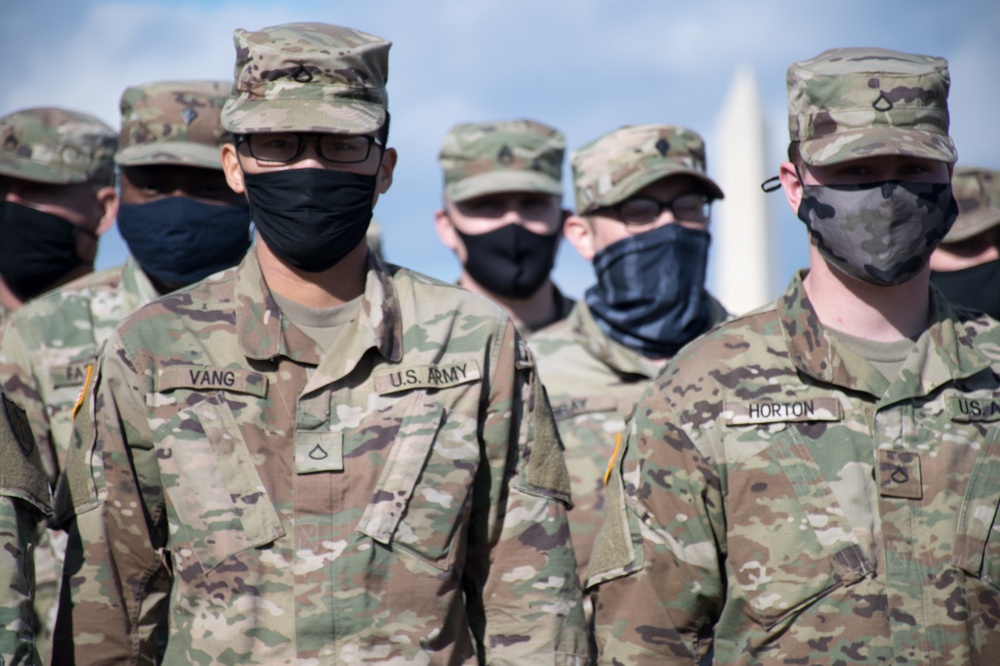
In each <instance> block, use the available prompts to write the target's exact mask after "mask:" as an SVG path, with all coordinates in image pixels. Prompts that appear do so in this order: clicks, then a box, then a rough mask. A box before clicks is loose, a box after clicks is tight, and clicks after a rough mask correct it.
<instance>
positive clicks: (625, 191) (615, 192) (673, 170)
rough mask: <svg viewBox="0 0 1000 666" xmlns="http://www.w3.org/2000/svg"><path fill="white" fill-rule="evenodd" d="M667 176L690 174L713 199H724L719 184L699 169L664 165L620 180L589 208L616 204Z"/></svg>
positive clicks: (594, 208) (593, 208)
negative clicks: (703, 186)
mask: <svg viewBox="0 0 1000 666" xmlns="http://www.w3.org/2000/svg"><path fill="white" fill-rule="evenodd" d="M668 176H691V177H692V178H694V179H696V180H698V181H701V183H702V184H703V185H705V187H706V188H707V189H708V193H709V194H710V195H711V196H712V197H713V198H715V199H724V198H725V195H724V194H723V193H722V188H721V187H719V185H718V184H717V183H716V182H715V181H714V180H712V179H711V178H709V177H708V176H706V175H705V174H703V173H702V172H700V171H695V170H694V169H685V168H683V167H675V166H669V165H664V166H661V167H657V168H651V169H647V170H644V171H642V172H640V173H638V174H636V175H635V176H633V177H632V178H626V179H625V180H623V181H622V182H620V183H618V185H617V186H616V187H615V188H614V189H612V190H611V191H609V192H608V193H607V194H605V195H604V196H603V197H600V198H599V199H597V200H596V201H594V203H592V204H591V205H590V209H591V210H596V209H598V208H605V207H607V206H614V205H616V204H619V203H621V202H622V201H625V200H626V199H628V198H629V197H631V196H632V195H634V194H635V193H636V192H638V191H639V190H641V189H642V188H644V187H646V186H647V185H652V184H653V183H655V182H656V181H658V180H663V179H664V178H667V177H668Z"/></svg>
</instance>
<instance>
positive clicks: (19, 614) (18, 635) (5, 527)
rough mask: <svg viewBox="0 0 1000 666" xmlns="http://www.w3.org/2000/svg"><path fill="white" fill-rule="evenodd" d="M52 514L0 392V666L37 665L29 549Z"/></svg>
mask: <svg viewBox="0 0 1000 666" xmlns="http://www.w3.org/2000/svg"><path fill="white" fill-rule="evenodd" d="M51 513H52V497H51V494H50V492H49V484H48V481H47V480H46V478H45V473H44V471H43V470H42V462H41V459H40V457H39V455H38V447H37V446H35V442H34V438H33V437H32V436H31V427H30V426H29V425H28V418H27V416H26V415H25V413H24V411H23V410H21V409H20V408H19V407H17V406H16V405H15V404H14V403H13V402H11V401H10V400H9V398H7V396H6V395H3V394H2V393H0V664H4V665H5V666H13V665H14V664H18V665H21V664H38V663H41V662H40V661H39V658H38V654H37V652H36V650H35V643H34V629H33V627H32V593H33V591H34V586H35V580H34V565H33V563H32V556H31V555H32V550H33V548H34V545H35V535H36V532H37V528H38V525H39V523H40V521H41V520H42V519H43V518H44V517H45V516H47V515H50V514H51Z"/></svg>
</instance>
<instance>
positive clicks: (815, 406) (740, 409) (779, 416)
mask: <svg viewBox="0 0 1000 666" xmlns="http://www.w3.org/2000/svg"><path fill="white" fill-rule="evenodd" d="M722 418H724V419H725V421H726V425H729V426H733V425H753V424H758V423H788V422H790V421H840V420H841V418H843V416H842V412H841V409H840V401H839V400H837V399H836V398H808V399H805V400H792V401H790V402H777V401H772V400H762V401H754V400H747V401H745V402H725V403H723V404H722Z"/></svg>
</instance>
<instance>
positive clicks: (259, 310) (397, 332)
mask: <svg viewBox="0 0 1000 666" xmlns="http://www.w3.org/2000/svg"><path fill="white" fill-rule="evenodd" d="M235 279H236V285H235V289H234V297H235V300H236V327H237V339H238V342H239V345H240V350H241V351H242V352H243V354H244V355H245V356H246V357H247V358H252V359H255V360H270V359H274V358H276V357H278V356H285V357H287V358H290V359H292V360H294V361H298V362H301V363H306V364H310V365H320V364H321V363H322V365H323V366H324V367H323V368H322V370H326V374H339V375H341V376H342V375H343V374H346V372H349V371H350V369H351V368H353V366H354V365H355V364H356V363H357V361H358V360H360V358H361V356H363V355H364V353H365V352H366V351H367V350H368V349H371V348H372V347H374V348H376V349H377V350H378V352H379V353H380V354H381V355H382V356H383V357H384V358H385V359H386V360H387V361H390V362H394V363H396V362H399V361H401V360H402V356H403V353H402V350H403V334H402V322H401V321H400V310H399V301H398V299H397V297H396V290H395V288H394V286H393V283H392V274H391V272H390V270H389V268H388V267H387V266H386V264H385V263H384V262H383V261H382V260H381V259H379V258H378V257H376V256H375V255H374V254H373V253H371V252H369V253H368V272H367V275H366V277H365V291H364V294H363V295H362V297H361V308H360V312H359V314H358V319H357V321H356V322H355V324H354V326H355V334H354V335H351V336H349V337H348V340H349V343H348V346H347V347H346V348H338V349H337V350H336V354H325V353H324V350H322V349H320V348H319V346H318V345H317V344H316V343H315V342H314V341H313V340H312V338H310V337H309V336H307V335H306V334H305V333H303V332H302V331H300V330H299V329H298V328H297V327H296V326H295V325H294V324H293V323H292V322H291V321H290V320H288V319H287V318H285V317H283V316H282V313H281V310H280V308H278V305H277V304H276V303H275V301H274V298H273V297H272V296H271V291H270V290H269V289H268V288H267V284H266V283H265V282H264V276H263V275H262V274H261V271H260V264H259V262H258V261H257V254H256V252H254V251H253V250H251V251H250V252H248V253H247V256H246V257H245V258H244V259H243V261H242V262H241V263H240V265H239V266H238V267H237V269H236V278H235ZM324 356H329V357H332V356H336V358H337V359H339V360H340V361H341V365H343V367H342V368H339V369H336V370H335V368H334V367H329V368H328V367H327V366H329V365H330V363H332V362H333V361H332V360H331V361H330V362H329V363H324V362H323V361H324ZM348 366H349V367H348Z"/></svg>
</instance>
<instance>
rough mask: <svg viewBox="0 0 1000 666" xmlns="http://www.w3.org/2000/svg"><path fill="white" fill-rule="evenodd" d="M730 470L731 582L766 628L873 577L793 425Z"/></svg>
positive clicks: (841, 512)
mask: <svg viewBox="0 0 1000 666" xmlns="http://www.w3.org/2000/svg"><path fill="white" fill-rule="evenodd" d="M771 437H772V443H771V445H770V446H769V447H767V448H766V449H764V450H763V451H761V452H760V453H758V454H757V455H755V456H753V457H752V458H750V459H748V460H746V461H744V462H743V463H741V464H740V465H738V466H734V467H733V468H730V471H729V497H728V500H727V502H726V504H727V507H729V514H728V515H727V544H728V554H729V562H730V563H731V564H730V570H731V573H732V576H733V580H732V581H731V582H732V583H735V584H736V585H738V586H739V589H740V591H741V593H742V594H743V595H744V596H745V597H746V599H747V601H748V603H749V605H750V607H751V608H752V609H753V611H754V612H755V613H756V615H757V617H758V619H759V620H760V622H761V624H762V625H763V626H765V627H772V626H774V625H775V624H777V623H778V622H780V621H781V620H782V619H784V618H785V617H786V616H788V615H790V614H793V613H794V612H796V610H798V609H801V608H804V607H805V606H807V605H808V604H809V603H811V602H812V601H813V600H815V599H818V598H820V597H822V596H824V595H825V594H826V593H827V592H828V591H829V590H831V589H834V588H836V587H839V586H846V585H851V584H853V583H855V582H857V581H859V580H861V579H862V578H864V577H865V576H866V575H868V574H869V573H870V572H871V571H872V568H873V567H872V564H871V562H870V561H869V560H868V558H867V557H866V556H865V554H864V551H863V550H862V548H861V546H860V544H859V542H858V539H857V536H856V535H855V534H854V532H853V530H852V527H851V525H850V524H849V523H848V522H847V519H846V518H845V516H844V511H843V508H842V507H841V506H840V505H839V503H838V502H837V499H836V498H835V496H834V494H833V492H832V490H831V488H830V484H829V481H828V479H826V478H825V477H824V475H823V472H822V470H821V469H820V466H819V465H818V464H817V463H816V460H815V459H814V458H813V456H812V454H811V453H810V451H809V447H808V446H807V445H806V443H805V438H804V437H803V436H802V435H801V433H799V431H798V428H797V426H796V425H794V424H788V427H786V428H785V429H784V430H782V431H780V432H777V433H774V434H773V435H771Z"/></svg>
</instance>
